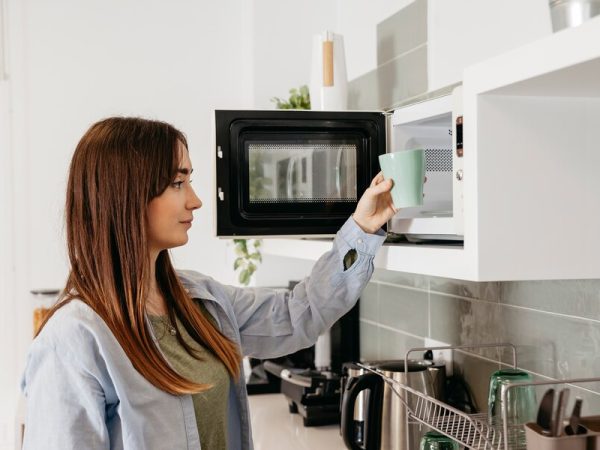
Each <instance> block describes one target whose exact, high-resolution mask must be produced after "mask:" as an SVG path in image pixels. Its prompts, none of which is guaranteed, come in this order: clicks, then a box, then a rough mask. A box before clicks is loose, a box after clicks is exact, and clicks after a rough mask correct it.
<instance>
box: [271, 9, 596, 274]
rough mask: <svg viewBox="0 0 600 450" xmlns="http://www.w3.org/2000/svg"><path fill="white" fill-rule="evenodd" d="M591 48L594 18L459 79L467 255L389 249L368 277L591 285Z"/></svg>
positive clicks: (291, 249)
mask: <svg viewBox="0 0 600 450" xmlns="http://www.w3.org/2000/svg"><path fill="white" fill-rule="evenodd" d="M599 42H600V17H596V18H594V19H591V20H589V21H588V22H586V23H584V24H583V25H581V26H579V27H577V28H572V29H567V30H563V31H561V32H559V33H555V34H552V35H549V36H547V37H544V38H543V39H540V40H538V41H535V42H532V43H530V44H528V45H525V46H523V47H520V48H517V49H515V50H513V51H510V52H508V53H505V54H502V55H500V56H497V57H495V58H492V59H489V60H487V61H484V62H481V63H479V64H477V65H474V66H471V67H468V68H467V69H466V70H465V72H464V79H463V94H462V97H463V98H462V100H463V111H464V188H463V189H464V193H463V195H464V217H463V219H464V245H463V246H440V245H438V246H431V245H422V244H421V245H413V244H404V245H386V246H385V247H384V248H383V249H382V250H381V251H380V252H379V254H378V256H377V258H376V261H375V264H376V266H377V267H381V268H385V269H389V270H397V271H403V272H412V273H422V274H427V275H435V276H441V277H447V278H457V279H465V280H475V281H491V280H498V281H500V280H526V279H584V278H600V174H599V172H600V45H598V43H599ZM421 107H423V105H421ZM330 245H331V244H330V242H323V241H298V240H271V241H267V242H266V243H265V245H264V251H265V252H266V253H272V254H278V255H285V256H294V257H298V258H305V259H316V258H318V256H319V255H320V254H321V253H322V252H324V251H326V250H327V249H329V248H330Z"/></svg>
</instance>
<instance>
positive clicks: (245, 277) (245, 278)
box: [239, 270, 250, 286]
mask: <svg viewBox="0 0 600 450" xmlns="http://www.w3.org/2000/svg"><path fill="white" fill-rule="evenodd" d="M239 281H240V284H243V285H244V286H248V283H250V273H249V272H248V270H242V271H241V272H240V277H239Z"/></svg>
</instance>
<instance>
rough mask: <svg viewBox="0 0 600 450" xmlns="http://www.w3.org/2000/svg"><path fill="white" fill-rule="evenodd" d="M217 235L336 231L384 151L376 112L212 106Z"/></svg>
mask: <svg viewBox="0 0 600 450" xmlns="http://www.w3.org/2000/svg"><path fill="white" fill-rule="evenodd" d="M215 120H216V137H217V160H216V164H217V199H216V202H217V214H216V216H217V235H218V236H220V237H231V236H265V235H302V236H305V235H318V236H329V235H333V234H335V233H336V232H337V230H338V229H339V228H340V226H341V225H342V224H343V223H344V222H345V221H346V220H347V218H348V217H349V216H350V215H351V214H352V212H353V211H354V209H355V208H356V203H357V202H358V199H359V198H360V196H361V195H362V193H363V192H364V191H365V189H366V188H367V187H368V186H369V184H370V182H371V179H372V178H373V177H374V176H375V174H376V173H377V170H378V167H379V166H378V161H377V157H378V155H379V154H381V153H384V152H385V118H384V116H383V114H382V113H376V112H368V113H367V112H316V111H310V112H305V111H216V112H215Z"/></svg>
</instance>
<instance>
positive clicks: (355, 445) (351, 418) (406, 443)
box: [341, 361, 436, 450]
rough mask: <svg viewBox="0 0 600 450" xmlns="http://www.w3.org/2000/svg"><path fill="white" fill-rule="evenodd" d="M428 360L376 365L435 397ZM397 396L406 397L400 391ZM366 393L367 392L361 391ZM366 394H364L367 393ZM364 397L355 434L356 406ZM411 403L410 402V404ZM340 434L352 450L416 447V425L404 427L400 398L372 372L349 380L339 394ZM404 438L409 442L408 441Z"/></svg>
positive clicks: (404, 415)
mask: <svg viewBox="0 0 600 450" xmlns="http://www.w3.org/2000/svg"><path fill="white" fill-rule="evenodd" d="M431 365H432V364H431V362H430V361H409V363H408V372H405V371H404V361H388V362H384V363H380V364H377V365H375V366H374V367H376V368H378V369H379V370H381V371H382V372H383V374H384V375H385V376H387V377H389V378H391V379H393V380H395V381H398V382H400V383H402V384H405V385H407V386H409V387H411V388H413V389H415V390H418V391H420V392H423V393H424V394H427V395H429V396H431V397H436V392H435V390H434V386H433V381H432V375H431V373H430V371H429V370H428V369H429V368H430V367H431ZM398 390H399V394H401V395H402V394H405V393H404V392H402V390H401V389H398ZM364 391H367V392H364ZM367 393H368V395H365V394H367ZM359 395H360V396H362V397H363V400H362V401H363V403H364V404H363V405H362V408H361V409H362V414H363V419H364V429H362V430H361V435H360V436H358V435H357V433H356V419H355V405H356V402H357V398H358V397H359ZM409 404H410V402H409ZM341 409H342V415H341V429H342V431H341V434H342V437H343V439H344V443H345V445H346V447H347V448H349V449H351V450H383V449H385V450H414V449H415V448H418V446H419V440H420V438H421V434H422V433H421V431H422V430H419V428H418V426H411V427H409V428H408V429H407V428H406V408H405V406H404V404H403V403H402V399H401V398H400V397H399V396H398V394H397V393H395V392H394V391H393V390H392V388H391V387H390V386H389V385H388V384H387V383H385V382H384V381H383V379H382V378H381V377H380V376H379V375H377V374H375V373H372V372H369V373H365V374H363V375H360V376H358V377H352V378H349V379H348V380H347V382H346V384H345V385H344V387H343V391H342V408H341ZM407 435H408V436H409V437H408V440H407Z"/></svg>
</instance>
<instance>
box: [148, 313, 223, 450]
mask: <svg viewBox="0 0 600 450" xmlns="http://www.w3.org/2000/svg"><path fill="white" fill-rule="evenodd" d="M202 310H203V311H202V312H203V313H204V315H205V316H207V317H209V318H210V319H212V318H211V317H210V316H209V313H208V312H207V311H206V310H204V308H202ZM149 319H150V322H151V323H152V327H153V329H154V333H155V335H156V338H157V339H158V343H159V345H160V349H161V350H162V352H163V353H164V355H165V357H166V358H167V361H169V363H170V364H171V365H172V366H173V368H174V369H175V370H176V371H177V373H179V374H180V375H182V376H184V377H185V378H187V379H189V380H192V381H195V382H197V383H207V384H210V385H212V388H210V389H208V390H207V391H204V392H201V393H199V394H193V395H192V401H193V403H194V411H195V412H196V422H197V424H198V433H199V434H200V442H201V444H202V448H203V449H210V450H213V449H214V450H227V400H228V397H229V380H230V377H229V373H228V372H227V368H226V367H225V365H224V364H223V363H222V362H221V360H220V359H219V358H217V357H216V356H214V355H213V354H212V353H210V352H209V351H208V350H207V349H206V348H205V347H203V346H201V345H199V344H197V343H196V341H194V340H193V339H192V337H191V336H190V335H189V334H188V333H187V331H186V330H185V328H184V326H183V324H182V323H181V322H180V321H179V319H178V320H177V328H178V329H179V332H180V333H181V337H182V338H183V340H184V341H185V342H186V344H188V345H189V346H190V347H192V348H194V349H196V350H197V351H198V353H199V354H200V356H201V358H202V359H201V360H198V359H196V358H194V357H193V356H191V355H190V354H189V353H188V352H187V351H186V350H185V348H183V346H182V345H181V344H180V343H179V341H178V340H177V336H176V335H172V334H171V333H169V327H168V325H167V324H168V323H169V318H168V316H152V315H150V316H149ZM213 323H214V322H213Z"/></svg>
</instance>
